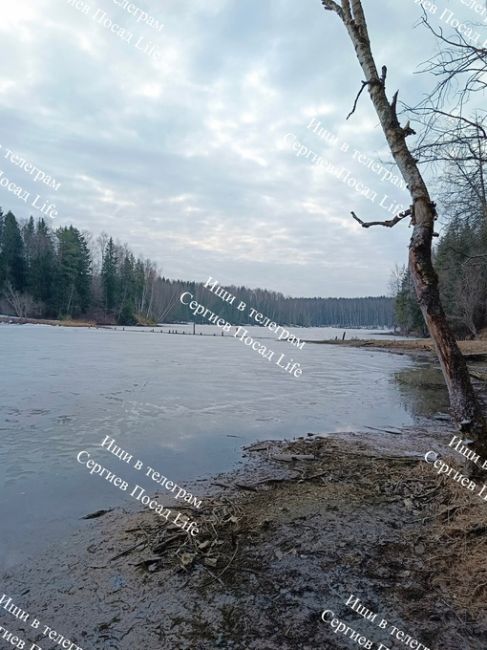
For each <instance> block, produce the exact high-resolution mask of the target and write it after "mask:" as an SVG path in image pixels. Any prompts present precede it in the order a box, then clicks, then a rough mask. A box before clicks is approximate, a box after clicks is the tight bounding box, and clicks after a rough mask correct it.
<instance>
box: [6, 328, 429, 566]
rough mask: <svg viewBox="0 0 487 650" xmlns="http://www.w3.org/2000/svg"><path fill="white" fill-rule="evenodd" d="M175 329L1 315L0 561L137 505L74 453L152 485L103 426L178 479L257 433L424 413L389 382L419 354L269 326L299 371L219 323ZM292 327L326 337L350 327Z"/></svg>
mask: <svg viewBox="0 0 487 650" xmlns="http://www.w3.org/2000/svg"><path fill="white" fill-rule="evenodd" d="M168 329H169V328H164V329H163V331H162V333H161V328H155V329H154V332H152V331H151V329H146V330H141V329H137V330H134V329H132V328H126V329H125V331H124V330H122V329H121V328H118V329H116V330H110V329H78V328H63V327H49V326H39V325H23V326H18V325H0V522H1V524H0V526H1V533H0V568H5V567H9V566H12V565H13V564H15V563H16V562H19V561H25V559H26V557H27V556H29V555H31V556H33V555H34V554H35V552H36V551H38V550H41V549H42V548H43V546H45V545H46V544H48V543H49V542H52V541H54V540H56V539H58V538H60V537H63V536H65V535H67V534H68V533H69V532H71V531H72V530H73V529H74V528H75V527H76V526H78V525H79V518H80V517H81V516H83V515H85V514H87V513H90V512H93V511H95V510H97V509H100V508H106V507H109V506H123V507H125V508H127V509H131V508H133V507H134V500H133V499H132V498H131V497H130V496H129V495H128V494H127V493H124V492H121V491H120V490H118V489H116V488H115V487H114V486H113V485H111V484H110V483H108V482H107V481H104V480H102V479H100V478H99V477H97V476H90V475H89V473H88V472H87V470H86V468H85V467H83V466H82V465H80V464H79V463H77V461H76V455H77V453H78V452H79V451H80V450H83V449H86V450H88V451H89V452H90V453H91V454H92V455H93V457H94V458H95V459H96V460H99V461H100V463H101V464H103V465H105V466H107V467H108V468H109V469H111V470H112V471H113V472H115V473H117V474H119V475H121V476H123V477H125V478H127V480H129V481H132V483H133V484H134V483H136V482H138V483H139V485H142V486H143V487H146V488H147V490H148V492H151V493H154V491H155V489H156V487H157V486H156V484H155V483H152V481H151V480H150V479H149V478H147V477H144V476H143V475H142V476H141V472H136V471H135V470H133V469H131V468H130V467H129V466H128V465H125V464H123V463H121V462H120V461H118V460H117V459H116V458H115V457H113V456H112V455H111V454H109V453H108V452H107V451H106V450H104V449H101V447H100V443H101V441H102V439H103V438H104V436H105V435H110V436H112V437H113V438H115V439H116V441H117V443H118V444H119V445H120V446H121V447H122V448H124V449H126V450H127V451H129V452H130V453H131V454H133V456H134V458H140V459H141V460H142V461H143V462H144V463H146V464H149V465H151V466H152V467H154V468H155V469H157V470H158V471H159V472H161V473H162V474H164V475H165V476H168V478H170V479H171V480H172V481H174V482H177V483H179V484H183V485H184V484H185V482H191V481H193V480H195V479H197V478H198V477H202V476H205V475H208V474H212V473H216V472H220V471H225V470H228V469H230V468H231V467H232V466H233V465H234V464H235V463H236V462H238V461H239V459H240V448H241V446H242V445H244V444H246V443H250V442H252V441H254V440H256V439H267V438H285V437H293V436H298V435H303V434H306V433H307V432H315V433H319V432H321V433H323V432H333V431H347V430H356V429H363V428H364V427H365V426H366V425H368V426H372V427H381V426H403V425H410V424H413V423H414V422H416V421H417V417H418V416H417V414H416V413H415V409H414V403H412V402H410V400H408V398H407V395H406V396H405V394H404V390H403V388H401V386H400V385H399V384H398V383H397V382H396V381H395V378H396V377H397V375H398V373H401V372H404V371H407V370H408V369H410V368H411V367H413V366H414V365H415V364H416V363H417V362H415V361H413V360H412V359H411V358H410V357H407V356H399V355H392V354H386V353H383V352H377V351H369V350H364V349H360V350H359V349H350V348H340V347H334V346H326V345H313V344H308V345H305V347H304V349H303V350H297V349H296V348H294V347H292V346H291V345H290V344H289V343H285V342H278V341H276V340H275V339H272V335H270V336H269V337H268V338H265V339H264V338H262V339H261V340H262V343H264V344H265V345H267V346H268V347H269V349H272V350H274V351H275V353H276V358H277V357H279V355H280V354H281V353H285V354H286V355H287V356H290V357H292V358H293V359H294V360H295V361H298V362H299V363H300V364H301V366H302V367H303V375H302V376H301V377H300V378H294V377H292V376H290V375H289V374H288V373H286V372H284V370H283V369H281V368H279V367H278V366H276V364H275V363H274V362H269V361H267V360H266V359H264V358H263V357H262V356H260V355H259V354H258V353H257V352H255V351H253V350H252V349H250V348H248V347H247V346H245V345H244V344H243V343H241V342H240V341H238V340H236V339H235V338H234V337H232V336H225V337H222V336H221V332H220V330H217V329H215V328H213V329H212V328H211V327H200V328H198V330H197V331H198V332H200V331H201V332H202V333H204V334H205V335H204V336H190V335H181V334H180V335H169V334H168V333H167V331H168ZM178 329H179V330H180V331H182V330H183V329H185V330H186V331H187V332H189V331H190V329H191V328H190V326H186V327H183V326H178ZM249 331H250V332H251V333H252V336H259V337H262V336H265V334H266V330H264V329H263V328H249ZM295 332H296V334H297V335H299V336H300V337H301V338H308V339H311V338H314V339H326V338H330V337H332V338H334V337H335V335H339V336H340V338H341V335H342V332H343V330H339V331H338V330H331V329H329V328H321V329H319V328H314V329H312V330H307V329H296V330H295ZM213 333H218V336H213V335H210V334H213ZM267 334H269V333H268V332H267ZM373 334H374V335H375V336H377V332H375V333H373ZM353 336H357V337H364V338H369V337H370V336H371V333H370V332H366V331H364V330H358V331H355V332H352V331H349V332H348V337H349V338H350V337H353ZM235 436H237V437H235Z"/></svg>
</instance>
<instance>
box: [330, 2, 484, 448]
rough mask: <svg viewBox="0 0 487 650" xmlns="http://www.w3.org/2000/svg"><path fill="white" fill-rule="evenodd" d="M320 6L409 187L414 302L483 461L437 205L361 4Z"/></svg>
mask: <svg viewBox="0 0 487 650" xmlns="http://www.w3.org/2000/svg"><path fill="white" fill-rule="evenodd" d="M322 4H323V5H324V6H325V8H326V9H329V10H331V11H334V12H335V13H337V14H338V16H339V17H340V18H341V20H342V21H343V23H344V25H345V27H346V29H347V31H348V34H349V36H350V39H351V41H352V43H353V46H354V48H355V52H356V55H357V58H358V61H359V63H360V65H361V67H362V70H363V72H364V74H365V82H363V83H364V85H366V86H367V88H368V91H369V94H370V98H371V100H372V103H373V105H374V108H375V111H376V113H377V115H378V117H379V120H380V124H381V126H382V129H383V131H384V135H385V137H386V139H387V143H388V145H389V148H390V150H391V153H392V155H393V157H394V160H395V162H396V164H397V166H398V167H399V170H400V171H401V174H402V176H403V178H404V180H405V182H406V183H407V186H408V190H409V192H410V195H411V199H412V205H411V210H412V220H411V223H412V225H413V226H414V228H413V233H412V236H411V242H410V247H409V268H410V271H411V276H412V280H413V284H414V288H415V291H416V295H417V298H418V302H419V305H420V308H421V311H422V313H423V316H424V319H425V322H426V325H427V327H428V331H429V333H430V335H431V337H432V339H433V341H434V345H435V349H436V352H437V355H438V358H439V361H440V364H441V369H442V371H443V375H444V378H445V381H446V384H447V387H448V393H449V396H450V405H451V409H452V415H453V417H454V418H455V420H456V421H457V423H458V425H459V428H460V429H461V430H462V431H463V432H464V433H467V434H471V435H472V436H473V437H474V439H475V442H474V445H473V448H474V449H475V451H476V452H477V453H479V454H480V455H481V457H482V458H484V459H486V460H487V426H486V422H485V419H484V417H483V414H482V409H481V407H480V404H479V401H478V399H477V396H476V394H475V391H474V389H473V386H472V383H471V380H470V375H469V371H468V367H467V364H466V361H465V358H464V357H463V355H462V353H461V351H460V348H459V347H458V344H457V342H456V340H455V337H454V336H453V332H452V331H451V329H450V327H449V325H448V322H447V320H446V316H445V312H444V310H443V306H442V304H441V299H440V292H439V285H438V276H437V274H436V271H435V269H434V266H433V260H432V241H433V234H434V225H435V220H436V210H435V205H434V204H433V203H432V202H431V198H430V196H429V193H428V189H427V187H426V184H425V182H424V180H423V177H422V175H421V172H420V171H419V167H418V164H417V161H416V159H415V158H414V157H413V155H412V154H411V152H410V150H409V147H408V145H407V143H406V138H407V136H408V134H409V132H408V130H407V129H403V128H402V127H401V125H400V124H399V121H398V118H397V114H396V101H397V93H396V94H395V95H394V98H393V100H392V102H390V101H389V99H388V98H387V94H386V90H385V80H386V75H387V69H386V68H385V67H383V68H382V71H381V75H380V76H379V73H378V71H377V67H376V64H375V61H374V58H373V55H372V50H371V45H370V39H369V35H368V30H367V24H366V21H365V16H364V12H363V9H362V3H361V0H342V2H341V4H339V3H338V2H335V1H334V0H322Z"/></svg>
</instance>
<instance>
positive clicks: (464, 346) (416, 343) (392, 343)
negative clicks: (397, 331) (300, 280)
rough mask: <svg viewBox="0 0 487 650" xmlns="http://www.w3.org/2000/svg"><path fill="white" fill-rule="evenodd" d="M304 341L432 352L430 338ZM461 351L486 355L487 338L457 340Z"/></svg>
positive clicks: (412, 351)
mask: <svg viewBox="0 0 487 650" xmlns="http://www.w3.org/2000/svg"><path fill="white" fill-rule="evenodd" d="M306 343H314V344H317V345H340V346H345V347H352V348H372V349H374V350H386V351H387V352H397V353H402V354H406V353H407V354H415V353H422V354H424V353H434V348H433V342H432V340H431V339H399V340H387V339H386V340H383V341H381V340H377V339H348V340H347V339H345V340H344V341H342V340H335V339H330V340H324V341H313V340H308V341H306ZM458 345H459V346H460V349H461V351H462V352H463V354H464V355H465V356H466V357H476V356H483V355H487V339H479V340H475V341H458Z"/></svg>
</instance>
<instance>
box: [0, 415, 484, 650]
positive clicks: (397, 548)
mask: <svg viewBox="0 0 487 650" xmlns="http://www.w3.org/2000/svg"><path fill="white" fill-rule="evenodd" d="M450 439H451V429H450V428H449V426H448V424H447V423H442V424H438V425H437V426H435V428H434V430H432V429H431V430H430V429H415V430H401V431H396V430H394V431H392V430H390V431H388V432H383V433H382V435H380V434H379V433H378V432H376V433H375V434H372V433H371V432H368V433H360V434H349V433H347V434H333V435H326V436H316V435H311V434H308V436H306V437H304V438H299V439H296V440H294V441H290V442H277V441H270V442H259V443H256V444H255V445H253V446H252V447H250V448H247V449H245V450H244V455H245V463H244V464H243V467H241V468H240V469H238V471H236V472H233V473H229V474H226V475H222V476H219V477H217V478H213V479H211V480H210V479H209V480H208V481H205V482H200V483H198V490H199V492H198V493H199V494H200V495H202V496H203V495H206V496H204V498H203V503H202V507H201V508H200V509H199V510H197V509H196V508H193V509H192V512H191V515H192V517H193V518H195V519H196V520H197V521H198V522H199V525H200V533H199V535H198V536H197V537H196V538H192V539H190V538H189V537H188V536H187V535H186V534H185V533H184V532H182V531H181V530H180V529H176V528H171V527H169V526H167V525H166V526H165V527H164V526H161V524H160V521H161V520H160V518H158V517H157V516H156V515H155V514H154V512H152V511H148V510H146V511H144V512H141V513H139V514H136V515H133V514H128V513H126V512H124V511H121V510H113V511H109V512H107V513H105V514H102V513H97V514H98V516H96V517H94V518H91V519H87V520H86V521H84V522H82V528H81V530H80V531H79V532H78V533H77V534H76V535H74V536H73V537H72V538H70V539H68V540H64V541H63V542H61V543H60V544H58V545H56V546H55V547H53V548H52V549H50V550H49V551H48V552H47V553H45V554H44V555H42V556H41V557H40V558H37V559H36V562H35V563H29V564H26V565H25V566H22V567H18V568H16V569H15V570H13V571H11V572H10V573H9V575H7V576H4V580H2V590H3V591H4V592H5V593H6V594H8V595H9V596H11V597H12V598H13V600H14V602H15V603H16V604H17V605H19V606H20V607H22V608H23V609H24V610H26V611H28V612H30V613H31V614H32V615H33V616H37V618H39V619H41V621H42V622H43V623H44V624H46V625H49V626H50V627H52V628H55V629H56V630H58V631H60V632H61V633H62V634H64V635H65V636H66V637H68V638H70V639H71V640H73V641H75V642H76V643H77V644H78V645H79V646H80V647H82V648H83V650H89V649H90V648H93V649H97V650H98V649H100V650H101V649H102V648H103V649H113V650H115V649H117V650H132V649H137V650H139V649H142V648H144V649H146V650H161V649H162V650H166V649H167V650H169V649H171V650H213V649H214V648H232V649H235V650H240V649H241V650H244V649H245V650H247V649H251V650H254V649H255V650H258V649H262V650H274V649H279V650H287V649H289V650H291V649H293V650H294V649H299V650H315V649H316V648H326V649H331V650H335V649H339V648H358V647H359V646H358V645H357V643H354V641H352V640H351V639H349V638H348V637H344V636H343V634H335V633H334V632H333V629H332V628H331V627H330V625H329V624H327V623H325V622H323V621H322V620H321V614H322V612H323V611H324V610H326V609H330V610H332V611H333V612H334V613H335V615H336V616H337V617H338V618H340V619H342V620H343V621H345V622H346V624H347V625H349V626H350V627H351V628H353V629H354V630H357V631H358V632H360V634H361V635H364V636H365V637H367V639H370V640H372V641H373V642H374V646H373V647H374V648H378V647H379V643H380V642H382V643H383V644H384V645H385V646H386V647H388V648H391V650H392V649H393V648H404V647H405V646H404V644H403V643H401V642H399V641H398V640H395V641H394V638H393V636H391V635H390V634H389V630H383V629H379V627H378V625H377V624H375V623H371V622H370V621H366V620H364V618H362V617H361V616H359V615H358V614H357V613H355V612H353V611H352V610H351V609H350V608H349V607H347V606H346V605H345V602H346V601H347V599H348V598H349V596H350V594H354V595H355V596H356V597H359V598H360V601H361V602H362V603H363V604H364V605H365V606H366V607H367V608H368V609H369V610H371V611H373V612H377V613H378V617H377V618H378V619H381V618H385V619H387V621H389V622H390V624H392V625H395V626H396V627H397V628H399V629H400V630H402V631H404V632H405V633H406V634H410V635H411V636H412V637H413V638H415V639H417V640H418V641H419V642H421V643H423V644H424V645H425V646H426V647H428V648H430V649H431V650H433V649H437V650H440V649H442V650H453V649H455V650H458V649H459V648H462V649H464V648H465V649H468V650H485V648H486V647H487V564H486V561H485V558H486V556H487V502H482V500H481V499H479V498H478V497H476V495H472V494H471V493H470V492H468V490H466V489H465V488H463V487H461V486H458V485H457V484H456V483H454V482H453V481H452V480H451V479H445V478H444V477H441V478H439V477H438V476H437V474H436V472H435V471H434V470H433V466H432V465H429V464H427V463H425V462H424V460H423V458H424V454H425V452H427V451H429V450H430V449H431V450H434V451H436V452H443V453H445V456H446V457H447V456H448V451H446V450H447V447H446V445H447V444H448V442H449V440H450ZM450 452H451V450H450ZM3 618H4V617H3ZM11 618H12V617H11ZM11 624H12V627H11V628H9V629H13V628H15V631H16V632H18V633H19V635H20V636H21V638H27V639H28V640H29V641H31V642H38V643H39V645H40V646H41V647H42V648H43V650H46V648H47V649H48V650H49V648H51V647H52V648H54V647H56V648H59V647H60V646H56V645H55V644H53V643H52V642H49V641H46V639H45V638H43V637H42V635H39V634H37V635H36V632H35V630H32V629H31V628H30V627H29V626H28V624H22V623H21V622H20V621H17V620H15V619H13V618H12V621H11ZM49 643H51V645H49Z"/></svg>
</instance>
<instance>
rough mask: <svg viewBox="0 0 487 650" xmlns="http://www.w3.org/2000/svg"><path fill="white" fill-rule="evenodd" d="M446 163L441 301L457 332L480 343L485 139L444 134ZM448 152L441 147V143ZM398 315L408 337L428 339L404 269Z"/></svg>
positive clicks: (484, 302) (398, 281)
mask: <svg viewBox="0 0 487 650" xmlns="http://www.w3.org/2000/svg"><path fill="white" fill-rule="evenodd" d="M442 138H444V139H445V138H448V140H447V145H448V147H447V148H446V149H447V155H446V156H445V157H446V161H442V160H441V161H440V162H442V163H443V167H442V168H443V170H444V171H443V175H442V176H441V177H440V183H439V187H438V198H439V201H438V215H439V225H440V226H443V231H442V236H441V238H439V241H438V244H437V246H436V247H435V251H434V261H435V268H436V271H437V273H438V276H439V281H440V290H441V298H442V302H443V307H444V308H445V311H446V315H447V318H448V321H449V323H450V325H451V326H452V328H453V330H454V332H455V333H456V334H457V336H458V337H460V338H476V337H478V336H479V335H480V333H481V331H482V330H483V329H485V328H487V178H486V163H487V144H486V143H487V136H486V137H483V136H482V137H480V136H479V135H478V132H474V134H473V135H472V136H470V137H469V134H468V133H467V134H466V133H465V132H464V129H463V130H462V131H461V132H458V131H455V130H452V129H449V130H448V129H445V131H444V132H443V134H442ZM440 145H441V146H442V149H441V150H440V153H441V151H442V150H443V148H444V145H443V142H440ZM394 285H395V289H394V294H395V296H396V299H395V315H396V321H397V323H398V326H399V327H400V329H401V330H402V331H403V332H404V333H416V334H424V335H426V328H425V325H424V321H423V317H422V315H421V312H420V310H419V306H418V303H417V300H416V295H415V293H414V289H413V286H412V283H411V278H410V274H409V272H408V271H407V270H406V268H403V269H400V270H399V271H396V273H395V277H394Z"/></svg>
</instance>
